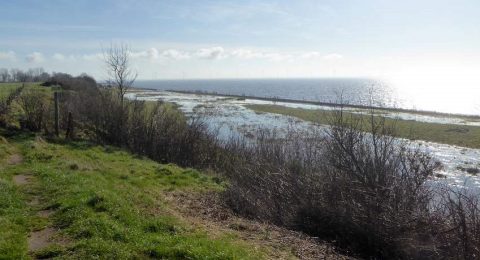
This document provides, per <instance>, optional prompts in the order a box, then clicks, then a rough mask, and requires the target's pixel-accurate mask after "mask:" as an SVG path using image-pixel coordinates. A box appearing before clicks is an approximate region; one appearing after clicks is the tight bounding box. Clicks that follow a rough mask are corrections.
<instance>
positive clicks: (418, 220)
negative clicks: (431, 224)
mask: <svg viewBox="0 0 480 260" xmlns="http://www.w3.org/2000/svg"><path fill="white" fill-rule="evenodd" d="M373 114H374V113H373V111H372V114H371V117H370V119H368V120H365V118H364V117H358V116H355V115H350V116H345V114H344V113H343V112H342V111H341V110H340V111H339V112H337V113H336V115H335V116H334V117H333V118H332V120H331V127H330V129H329V131H327V132H326V134H327V136H328V138H327V139H326V143H325V146H324V147H325V148H326V151H325V158H324V160H325V161H326V162H327V164H326V167H325V168H324V171H323V174H324V178H323V180H324V184H323V187H322V190H323V191H322V193H323V203H324V205H323V207H321V208H320V209H318V212H316V213H314V214H313V215H314V216H319V215H320V216H322V217H323V218H326V220H328V221H326V222H325V221H318V223H328V225H322V224H320V225H318V227H317V228H315V229H316V233H320V234H321V233H322V232H323V230H326V229H325V228H326V227H328V230H329V231H328V232H327V234H328V233H330V234H328V235H329V236H334V237H333V238H335V239H337V241H339V242H340V243H343V244H344V245H345V246H347V247H351V248H352V249H353V250H355V251H357V252H361V253H363V254H365V255H368V256H378V257H399V256H405V255H404V254H405V253H406V252H405V250H404V249H405V247H407V246H408V245H409V244H415V243H417V242H418V241H417V239H418V238H419V236H422V234H425V233H424V232H425V231H426V229H425V224H424V223H425V222H427V221H428V219H429V206H430V204H431V201H432V193H431V190H430V189H429V187H428V186H427V185H426V181H427V180H428V179H429V178H430V177H431V176H433V171H434V170H435V169H436V168H437V167H438V164H437V163H435V162H434V161H433V160H432V159H431V158H430V156H428V155H426V154H425V153H423V152H421V151H420V150H419V149H416V148H414V147H411V146H409V144H408V143H407V142H406V141H402V140H399V139H396V138H394V137H393V136H395V125H394V124H392V125H387V124H386V123H385V119H384V118H378V117H375V116H373ZM365 130H367V131H368V133H367V132H364V131H365ZM312 208H314V207H312ZM425 239H427V240H430V239H431V238H428V237H422V240H423V241H425ZM429 242H430V243H431V242H432V241H431V240H430V241H429ZM431 244H433V243H431ZM427 247H428V245H427ZM422 250H426V248H423V249H422ZM427 251H428V250H427ZM412 253H413V254H417V252H412ZM424 253H425V254H429V253H428V252H424ZM430 253H431V254H434V252H433V249H432V252H430Z"/></svg>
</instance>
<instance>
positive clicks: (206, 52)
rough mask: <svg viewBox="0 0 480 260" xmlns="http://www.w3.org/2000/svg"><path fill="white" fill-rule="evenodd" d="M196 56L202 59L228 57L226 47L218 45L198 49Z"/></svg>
mask: <svg viewBox="0 0 480 260" xmlns="http://www.w3.org/2000/svg"><path fill="white" fill-rule="evenodd" d="M196 56H197V57H198V58H201V59H208V60H216V59H222V58H225V57H227V54H226V53H225V49H223V47H220V46H217V47H212V48H203V49H200V50H198V51H197V53H196Z"/></svg>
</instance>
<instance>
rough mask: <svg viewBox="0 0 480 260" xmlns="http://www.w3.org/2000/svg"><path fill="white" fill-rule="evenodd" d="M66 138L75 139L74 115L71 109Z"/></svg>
mask: <svg viewBox="0 0 480 260" xmlns="http://www.w3.org/2000/svg"><path fill="white" fill-rule="evenodd" d="M65 138H66V139H68V140H72V139H73V115H72V112H70V111H68V121H67V133H66V134H65Z"/></svg>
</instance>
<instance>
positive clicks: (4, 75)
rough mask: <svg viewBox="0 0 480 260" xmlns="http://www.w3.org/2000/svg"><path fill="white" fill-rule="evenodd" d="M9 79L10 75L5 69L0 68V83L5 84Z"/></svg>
mask: <svg viewBox="0 0 480 260" xmlns="http://www.w3.org/2000/svg"><path fill="white" fill-rule="evenodd" d="M9 78H10V74H9V73H8V70H7V69H4V68H1V69H0V81H1V82H7V81H8V80H9Z"/></svg>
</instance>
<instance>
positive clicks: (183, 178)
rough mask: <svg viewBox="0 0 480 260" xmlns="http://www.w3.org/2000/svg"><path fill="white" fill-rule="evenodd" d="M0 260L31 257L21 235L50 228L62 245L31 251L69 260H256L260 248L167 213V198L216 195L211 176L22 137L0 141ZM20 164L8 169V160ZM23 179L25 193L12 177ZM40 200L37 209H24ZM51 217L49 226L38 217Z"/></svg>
mask: <svg viewBox="0 0 480 260" xmlns="http://www.w3.org/2000/svg"><path fill="white" fill-rule="evenodd" d="M0 141H1V142H0V149H2V150H4V151H5V152H3V153H0V160H1V161H2V167H1V168H0V198H2V199H1V200H0V259H22V258H29V257H30V255H29V254H28V252H27V235H28V234H29V232H31V231H33V230H38V229H42V228H44V227H46V226H52V227H55V228H56V229H59V230H60V231H59V234H58V235H59V236H61V237H62V240H63V241H65V243H57V244H55V245H51V246H49V247H47V248H44V249H42V250H40V251H38V252H35V256H37V257H58V258H69V259H70V258H71V259H92V258H99V259H137V258H140V259H143V258H160V259H258V258H262V257H263V252H262V251H261V250H259V249H255V250H252V246H249V245H248V244H247V243H246V242H244V241H240V240H239V239H236V237H235V235H233V234H230V233H225V234H221V235H219V236H216V237H215V238H212V237H210V235H209V234H208V230H201V229H198V228H195V227H193V226H191V225H190V224H188V223H184V220H182V219H180V218H178V217H176V215H175V214H171V213H169V212H171V210H169V205H168V203H167V202H166V200H165V199H164V196H165V193H166V192H170V191H174V190H178V191H182V192H192V193H202V192H206V191H220V190H222V189H224V185H225V184H224V183H223V182H222V181H221V180H220V179H219V178H217V177H215V176H210V175H206V174H204V173H202V172H199V171H197V170H194V169H184V168H181V167H178V166H175V165H171V164H168V165H162V164H158V163H156V162H153V161H151V160H148V159H144V158H139V157H138V156H133V155H131V154H130V153H128V152H125V151H123V150H120V149H116V148H114V147H109V146H108V147H102V146H94V145H91V144H90V143H87V142H74V143H67V144H61V143H57V144H56V143H48V142H45V141H43V140H42V139H39V138H35V137H34V136H29V135H21V136H14V137H11V138H10V139H9V140H8V141H6V139H2V140H0ZM17 152H18V153H21V154H23V157H24V161H23V163H21V164H19V165H12V166H6V164H5V162H6V160H7V159H8V157H9V156H10V155H11V154H13V153H17ZM18 174H28V175H31V176H32V177H33V178H34V179H33V180H32V181H31V183H29V184H28V185H26V186H16V185H14V183H13V181H12V178H13V176H15V175H18ZM32 196H38V197H39V198H40V199H39V201H40V203H39V204H38V205H33V206H32V205H30V206H29V204H28V203H27V201H28V200H29V199H31V198H32ZM45 209H49V210H52V211H53V212H54V213H53V215H52V216H50V217H48V218H47V219H45V218H41V217H39V216H37V212H38V211H39V210H45Z"/></svg>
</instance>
